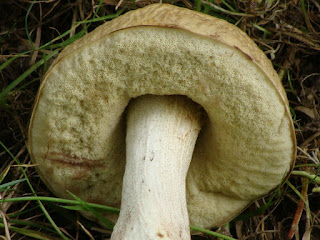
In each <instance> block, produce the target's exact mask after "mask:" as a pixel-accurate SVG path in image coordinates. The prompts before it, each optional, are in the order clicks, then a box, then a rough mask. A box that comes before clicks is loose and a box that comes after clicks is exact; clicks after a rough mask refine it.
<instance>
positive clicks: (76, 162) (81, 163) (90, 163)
mask: <svg viewBox="0 0 320 240" xmlns="http://www.w3.org/2000/svg"><path fill="white" fill-rule="evenodd" d="M45 160H46V161H50V162H51V163H52V164H53V163H59V164H61V165H65V166H68V167H72V168H75V167H81V168H97V167H98V168H100V167H102V166H103V165H104V161H103V160H100V159H99V160H93V159H88V158H78V157H74V156H70V155H67V154H63V153H55V152H49V153H47V154H46V158H45Z"/></svg>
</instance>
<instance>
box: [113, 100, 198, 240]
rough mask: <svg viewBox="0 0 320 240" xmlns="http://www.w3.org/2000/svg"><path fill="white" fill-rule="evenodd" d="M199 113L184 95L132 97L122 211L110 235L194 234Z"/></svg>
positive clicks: (143, 239) (148, 239)
mask: <svg viewBox="0 0 320 240" xmlns="http://www.w3.org/2000/svg"><path fill="white" fill-rule="evenodd" d="M200 115H201V113H200V108H199V107H198V105H197V104H195V103H194V102H192V101H191V100H189V99H187V98H185V97H182V96H151V95H148V96H142V97H139V98H137V99H135V100H134V101H133V102H132V103H130V106H129V109H128V120H127V138H126V144H127V146H126V154H127V155H126V157H127V160H126V161H127V162H126V169H125V174H124V179H123V190H122V202H121V211H120V216H119V219H118V221H117V224H116V226H115V228H114V231H113V234H112V237H111V239H114V240H121V239H126V240H129V239H132V240H136V239H139V240H155V239H179V240H181V239H190V229H189V218H188V211H187V203H186V175H187V171H188V168H189V164H190V161H191V158H192V154H193V150H194V146H195V143H196V140H197V137H198V133H199V130H200Z"/></svg>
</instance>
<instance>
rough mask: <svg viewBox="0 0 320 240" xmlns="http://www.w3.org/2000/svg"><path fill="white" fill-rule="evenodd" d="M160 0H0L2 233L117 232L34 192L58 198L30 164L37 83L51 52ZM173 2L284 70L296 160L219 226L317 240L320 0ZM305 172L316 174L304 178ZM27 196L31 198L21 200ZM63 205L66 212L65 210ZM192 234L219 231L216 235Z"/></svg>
mask: <svg viewBox="0 0 320 240" xmlns="http://www.w3.org/2000/svg"><path fill="white" fill-rule="evenodd" d="M154 2H156V1H153V0H152V1H149V0H146V1H144V0H141V1H136V2H134V1H127V0H124V1H120V2H118V0H104V1H93V0H92V1H89V0H78V1H71V0H70V1H61V0H49V1H4V0H1V1H0V161H1V164H0V199H4V200H6V202H2V203H0V215H1V217H0V237H1V239H61V238H63V236H65V237H67V238H70V239H105V238H108V237H109V236H110V231H109V230H105V229H102V228H101V227H100V225H98V224H96V223H94V222H91V221H88V220H86V219H85V218H83V217H82V216H81V215H80V214H79V211H76V210H74V209H79V208H85V207H88V206H87V205H86V204H85V203H81V201H76V200H75V202H77V204H76V205H77V207H74V204H67V203H65V202H63V201H62V200H55V201H54V202H50V201H42V202H41V203H40V202H39V201H37V200H39V198H37V197H36V195H37V196H48V197H53V195H52V194H51V193H50V191H49V190H48V189H47V188H46V186H45V185H44V184H43V183H42V181H41V180H40V178H39V176H38V175H37V173H36V171H35V169H34V166H33V165H32V163H31V162H30V158H29V155H28V151H27V148H26V141H27V131H28V122H29V119H30V115H31V111H32V106H33V103H34V99H35V96H36V92H37V90H38V88H39V84H40V80H41V79H42V77H43V75H44V73H45V71H46V69H47V68H48V66H49V65H50V62H51V61H52V58H51V59H50V54H51V55H53V58H54V57H55V56H56V55H55V54H54V53H55V51H56V52H59V51H61V50H62V49H63V47H65V46H66V45H68V44H70V43H71V42H72V41H74V40H75V39H77V38H79V37H80V36H81V35H83V34H85V33H86V32H90V31H92V30H93V29H94V28H95V27H97V26H99V25H101V24H102V23H103V22H105V21H109V20H110V19H112V18H115V17H117V16H118V15H121V14H123V13H125V12H127V11H130V10H132V9H136V8H140V7H143V6H145V5H148V4H150V3H154ZM169 3H171V4H175V5H178V6H182V7H186V8H189V9H193V10H195V11H201V12H203V13H206V14H210V15H213V16H216V17H219V18H223V19H226V20H227V21H229V22H230V23H233V24H235V25H236V26H238V27H239V28H241V29H242V30H243V31H245V32H246V33H247V34H248V35H249V36H250V37H251V38H252V39H253V40H254V41H255V42H256V44H257V45H258V46H259V47H260V48H261V49H262V50H263V51H264V53H265V54H266V55H267V56H268V58H269V59H270V60H271V61H272V63H273V65H274V68H275V69H276V71H277V72H278V74H279V77H280V79H281V81H282V84H283V86H284V88H285V90H286V93H287V96H288V99H289V104H290V109H291V113H292V119H293V121H294V126H295V129H296V138H297V146H298V151H297V157H296V165H295V168H294V172H293V174H292V175H291V176H290V178H289V179H288V180H287V182H286V183H284V184H283V185H282V187H280V188H279V189H278V190H277V191H276V192H275V193H273V194H271V195H270V196H267V197H264V198H262V199H260V200H258V201H256V202H255V203H253V204H252V205H251V206H250V207H249V208H248V209H247V210H246V211H245V212H244V213H242V214H241V215H240V216H239V217H237V218H236V219H235V220H233V221H231V222H230V223H229V224H228V225H226V226H223V227H221V228H218V229H212V231H214V232H220V233H222V234H224V235H226V236H232V237H233V238H236V239H263V240H269V239H305V240H307V239H314V240H316V239H320V227H319V226H320V193H319V192H320V190H319V188H317V187H319V184H320V180H319V178H317V179H316V178H315V177H317V176H318V175H319V171H320V164H319V158H320V153H319V145H320V103H319V100H320V3H319V1H317V0H292V1H283V0H276V1H273V0H265V1H263V0H237V1H236V0H211V1H210V0H209V1H204V0H203V1H201V0H197V1H191V0H190V1H189V0H182V1H171V2H169ZM305 173H306V174H307V175H309V176H311V175H315V176H313V177H312V176H311V178H306V177H305V176H301V174H304V175H306V174H305ZM25 196H30V197H31V200H29V201H26V199H24V200H21V199H20V200H19V199H17V198H18V197H25ZM10 199H11V200H12V202H9V201H10ZM59 201H60V202H59ZM65 205H68V206H69V207H68V209H66V208H62V207H61V206H65ZM70 206H73V207H70ZM70 208H71V210H70ZM89 208H90V206H89ZM45 209H46V210H45ZM49 216H51V218H50V217H49ZM50 219H51V220H50ZM193 239H216V238H215V237H214V236H212V235H211V234H210V233H209V234H201V235H200V236H194V237H193ZM221 239H228V238H227V237H221ZM229 239H230V238H229Z"/></svg>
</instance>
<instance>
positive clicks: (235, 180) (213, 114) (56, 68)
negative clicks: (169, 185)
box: [28, 4, 296, 228]
mask: <svg viewBox="0 0 320 240" xmlns="http://www.w3.org/2000/svg"><path fill="white" fill-rule="evenodd" d="M145 94H154V95H174V94H177V95H185V96H187V97H189V98H191V99H192V100H193V101H194V102H196V103H198V104H200V105H201V106H202V107H203V108H204V109H205V111H206V113H207V120H206V123H205V125H204V127H203V129H202V131H201V133H200V135H199V137H198V140H197V144H196V148H195V151H194V154H193V159H192V162H191V165H190V168H189V172H188V175H187V202H188V211H189V217H190V224H191V225H197V226H199V227H206V228H209V227H213V226H218V225H222V224H224V223H225V222H227V221H228V220H230V219H231V218H233V217H235V216H236V215H237V214H239V212H241V211H242V210H243V209H244V208H245V207H246V206H247V205H248V204H249V203H251V202H252V201H253V200H255V199H256V198H258V197H260V196H262V195H264V194H267V193H268V192H269V191H271V190H272V189H274V188H276V187H277V185H279V183H280V182H281V180H282V179H283V178H284V177H286V176H287V174H288V173H289V171H290V170H291V168H292V165H293V163H294V158H295V152H296V147H295V146H296V145H295V136H294V128H293V124H292V120H291V116H290V112H289V108H288V106H287V99H286V95H285V92H284V90H283V88H282V86H281V83H280V81H279V79H278V76H277V73H276V72H275V71H274V70H273V67H272V65H271V63H270V61H269V60H268V59H267V58H266V57H265V55H264V54H263V52H262V51H261V50H260V49H259V48H258V47H257V46H256V45H255V44H254V43H253V41H252V40H251V39H250V38H249V37H248V36H247V35H246V34H245V33H243V32H242V31H241V30H239V29H238V28H237V27H235V26H233V25H231V24H229V23H227V22H225V21H223V20H219V19H216V18H213V17H210V16H207V15H204V14H200V13H197V12H194V11H190V10H187V9H182V8H178V7H174V6H171V5H167V4H154V5H150V6H148V7H145V8H143V9H139V10H136V11H131V12H129V13H127V14H125V15H123V16H121V17H119V18H117V19H115V20H113V21H111V22H108V23H105V24H103V25H102V26H100V27H98V28H97V29H96V30H94V31H93V32H92V33H89V34H87V35H86V36H84V37H83V38H81V39H80V40H79V41H77V42H75V43H74V44H72V45H71V46H68V47H66V48H65V50H64V51H62V53H61V54H60V55H59V56H58V58H57V59H56V60H55V61H54V63H53V64H52V65H51V67H50V69H49V71H48V72H47V74H46V76H45V78H44V80H43V82H42V85H41V87H40V90H39V93H38V96H37V100H36V104H35V107H34V112H33V115H32V118H31V122H30V128H29V140H28V141H29V142H28V144H29V145H28V147H29V151H30V155H31V158H32V160H33V162H34V163H36V164H38V166H37V170H38V172H39V174H40V176H41V177H42V179H43V180H44V182H45V183H46V184H47V185H48V186H49V188H50V189H51V190H52V191H53V192H54V193H55V194H56V195H58V196H60V197H66V198H69V197H70V196H69V195H68V194H67V193H66V190H69V191H71V192H72V193H74V194H76V195H77V196H79V197H80V198H82V199H83V200H85V201H91V202H97V203H102V204H106V205H109V206H116V207H119V206H120V200H121V188H122V178H123V173H124V167H125V134H126V133H125V114H124V112H125V108H126V106H127V105H128V103H129V101H130V99H131V98H134V97H137V96H141V95H145Z"/></svg>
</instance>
